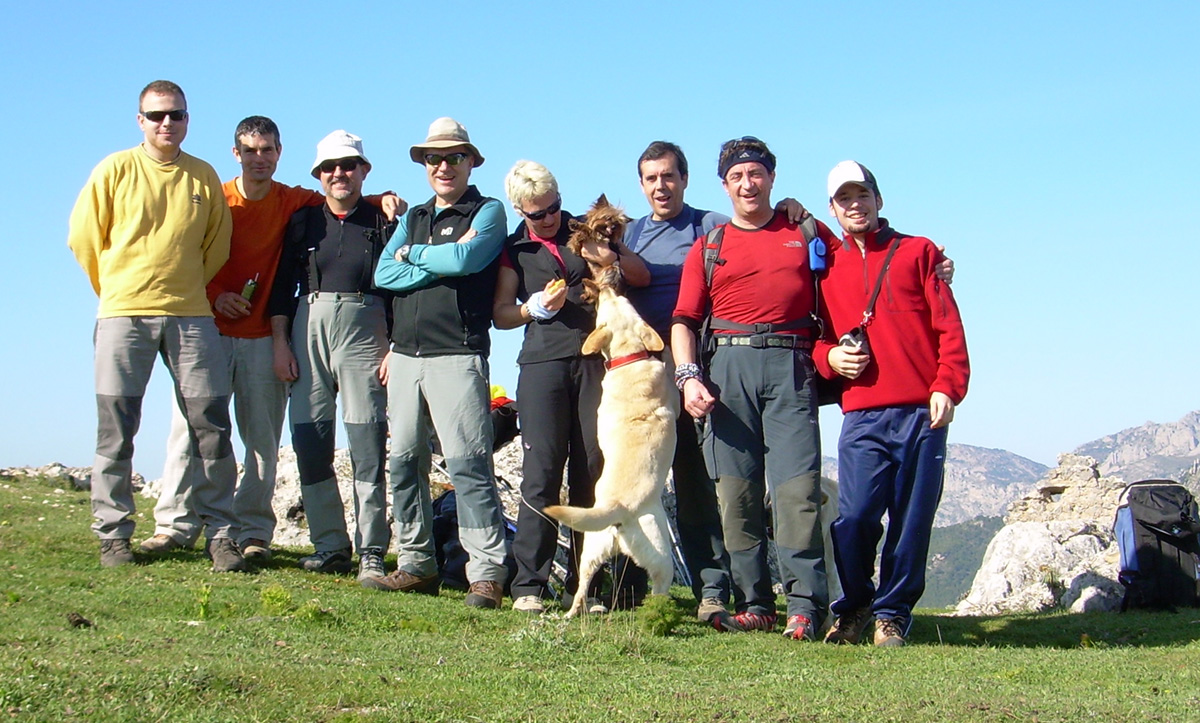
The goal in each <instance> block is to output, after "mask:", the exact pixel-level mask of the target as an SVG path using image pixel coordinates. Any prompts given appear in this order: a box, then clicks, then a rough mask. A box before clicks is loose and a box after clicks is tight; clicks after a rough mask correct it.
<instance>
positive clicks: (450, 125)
mask: <svg viewBox="0 0 1200 723" xmlns="http://www.w3.org/2000/svg"><path fill="white" fill-rule="evenodd" d="M455 146H466V147H467V150H469V151H471V157H472V158H474V159H475V164H474V165H473V166H472V168H478V167H479V166H482V165H483V154H482V153H480V152H479V149H478V148H476V147H475V145H474V144H473V143H471V136H469V135H467V129H466V126H464V125H463V124H462V123H459V122H458V121H456V120H454V119H453V118H450V117H445V118H438V119H437V120H435V121H434V122H432V123H430V124H429V135H428V136H427V137H426V138H425V142H424V143H418V144H417V145H415V146H413V147H412V148H411V149H409V156H410V157H411V158H412V159H413V163H421V164H424V163H425V152H426V151H434V150H438V149H440V148H453V147H455Z"/></svg>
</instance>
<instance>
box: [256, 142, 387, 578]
mask: <svg viewBox="0 0 1200 723" xmlns="http://www.w3.org/2000/svg"><path fill="white" fill-rule="evenodd" d="M370 170H371V164H370V162H369V161H367V158H366V156H365V155H364V153H363V145H362V140H361V139H360V138H358V137H357V136H355V135H352V134H350V133H347V132H345V131H340V130H339V131H334V132H333V133H330V134H329V135H328V136H326V137H325V138H324V139H322V140H321V142H320V143H318V144H317V157H316V160H314V161H313V166H312V175H313V176H314V177H315V178H317V179H318V180H319V181H320V182H321V188H322V190H323V191H324V193H325V203H324V204H322V205H320V206H311V207H308V208H304V209H301V210H299V211H297V212H296V213H295V214H293V215H292V218H291V220H290V221H289V223H288V227H287V230H286V231H285V232H284V242H283V243H284V245H283V253H282V256H281V257H280V262H279V268H278V270H277V271H276V275H275V284H274V286H273V288H272V289H271V296H270V299H269V301H268V306H269V311H270V314H271V336H272V339H273V345H274V357H275V374H276V376H278V377H279V379H281V380H282V381H285V382H293V383H294V384H293V386H292V393H291V403H290V407H289V416H290V419H291V425H292V444H293V447H294V448H295V450H296V465H297V467H298V471H299V473H300V496H301V500H302V501H303V503H304V512H305V516H306V517H307V520H308V528H309V537H310V539H311V540H312V543H313V547H314V548H315V549H316V552H315V553H314V554H312V555H309V556H307V557H303V558H301V559H300V565H301V567H303V568H304V569H306V570H312V571H315V572H349V571H350V569H351V567H352V561H351V552H352V551H351V547H350V537H349V535H348V534H347V532H346V523H345V514H344V511H343V507H342V499H341V495H340V493H339V492H338V485H337V476H336V474H335V473H334V469H333V452H334V435H335V433H336V427H337V421H336V419H335V417H334V415H335V413H336V410H337V395H338V393H339V392H340V393H341V397H342V405H343V406H342V422H343V424H344V425H345V429H346V436H347V438H348V440H349V445H350V457H351V460H352V461H353V468H354V505H355V521H356V523H357V528H358V529H357V531H356V533H355V547H356V548H357V550H358V553H359V574H358V579H359V582H360V583H363V584H364V585H366V584H367V583H368V581H370V580H372V579H375V578H381V577H383V575H384V574H385V572H386V571H385V569H384V566H383V555H384V552H385V551H386V550H387V546H388V529H387V513H386V500H387V493H386V489H385V486H384V475H383V471H384V467H383V465H384V444H385V440H386V438H387V416H386V406H387V393H386V391H385V389H384V385H385V384H386V383H387V365H386V363H385V360H386V357H387V330H388V317H389V310H390V305H389V301H390V299H389V294H388V293H387V292H386V291H381V290H380V289H378V288H376V286H375V285H374V283H372V276H373V274H374V271H375V264H376V262H377V261H378V259H379V256H380V254H381V253H382V252H383V247H384V244H385V243H386V242H387V236H388V234H389V232H390V228H389V227H388V224H387V220H386V218H385V216H384V214H383V213H382V212H381V211H379V210H378V209H377V208H375V207H374V206H372V205H370V204H369V203H366V202H364V201H363V198H362V186H363V181H364V180H365V179H366V177H367V174H368V173H369V172H370Z"/></svg>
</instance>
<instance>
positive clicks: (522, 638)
mask: <svg viewBox="0 0 1200 723" xmlns="http://www.w3.org/2000/svg"><path fill="white" fill-rule="evenodd" d="M148 513H149V507H148V506H147V508H146V514H148ZM89 523H90V512H89V506H88V502H87V498H86V495H85V494H83V493H79V492H74V491H67V490H55V489H52V488H51V487H49V486H48V485H46V484H43V483H36V482H27V481H24V482H20V483H17V482H13V481H12V480H8V479H0V649H2V650H3V651H4V654H3V655H2V656H0V713H2V714H4V715H7V716H8V717H9V718H12V719H14V720H89V721H91V720H103V721H109V720H112V721H143V720H170V721H277V720H306V721H307V720H313V721H554V722H555V723H559V722H562V721H605V722H609V721H697V720H701V721H733V720H745V721H781V722H782V721H847V720H849V721H921V720H929V721H935V720H936V721H946V720H980V721H1009V720H1034V719H1036V720H1038V721H1043V722H1046V721H1079V720H1104V721H1112V720H1117V721H1125V720H1128V721H1135V720H1136V721H1146V720H1153V721H1188V720H1194V719H1195V712H1196V710H1197V709H1198V708H1200V643H1197V642H1194V639H1195V638H1196V637H1197V636H1198V635H1200V621H1198V620H1197V618H1200V611H1188V612H1185V613H1180V614H1176V615H1171V614H1163V615H1151V614H1134V615H1080V616H1069V615H1061V614H1059V615H1039V616H1014V617H1003V618H946V617H939V616H936V615H934V614H931V613H926V614H920V615H918V616H917V620H916V625H915V627H914V630H913V639H914V643H915V644H913V645H911V646H909V647H907V648H902V649H895V650H876V649H874V648H873V647H870V646H861V647H854V648H847V647H833V646H826V645H820V644H802V643H795V642H791V641H787V640H784V639H783V638H782V636H779V635H767V634H747V635H728V634H721V633H717V632H716V631H714V630H711V629H708V628H705V627H703V626H701V625H699V624H698V623H695V622H692V620H691V619H690V618H688V619H685V620H684V621H683V622H681V623H679V624H678V625H677V626H675V629H674V632H673V634H671V635H668V636H666V637H660V636H655V635H652V634H650V633H648V632H646V631H645V629H644V627H643V624H644V623H647V622H651V621H652V619H651V616H649V615H646V614H644V613H639V614H638V615H634V614H632V613H618V614H614V615H612V616H609V617H605V618H589V619H586V620H582V621H573V622H569V623H568V622H566V621H564V620H562V619H561V618H558V617H553V616H548V617H544V618H541V619H538V620H531V619H530V618H527V617H524V616H522V615H520V614H518V613H514V612H512V611H507V610H506V611H503V612H487V611H477V610H469V609H467V608H466V607H465V606H464V605H463V604H462V596H461V594H458V593H449V592H447V593H443V594H442V595H441V597H438V598H429V597H421V596H407V595H394V594H386V593H376V592H372V591H366V590H363V589H361V588H359V587H358V585H357V584H356V583H355V582H354V580H353V578H350V577H329V576H319V575H314V574H310V573H303V572H301V571H299V570H298V569H296V567H295V561H296V558H297V556H298V551H289V552H285V553H284V554H282V555H280V556H279V557H278V558H277V560H276V561H275V562H273V563H272V564H271V565H270V566H268V567H266V568H265V569H263V570H262V571H261V572H260V573H259V574H257V575H215V574H213V573H211V572H209V571H208V564H207V562H206V561H205V560H204V558H203V554H202V553H201V552H199V551H198V550H197V551H188V552H180V553H177V554H174V555H171V556H169V557H168V558H166V559H163V560H158V561H154V562H148V563H145V564H139V565H134V566H129V567H125V568H120V569H115V570H103V569H100V568H99V567H98V566H97V564H96V550H97V544H96V541H95V540H94V538H93V537H92V536H91V534H90V532H89V531H88V525H89ZM140 527H141V530H140V531H139V532H145V531H148V530H150V529H151V527H150V525H149V524H146V523H144V522H143V523H142V524H141V525H140ZM676 592H677V594H678V595H679V599H680V604H681V605H686V604H687V602H688V601H686V598H685V596H684V594H683V591H682V590H678V591H676ZM70 614H77V615H79V616H82V617H83V618H86V619H87V620H88V621H90V623H91V624H90V626H88V625H82V624H80V625H79V626H78V627H76V626H73V625H72V624H70V623H69V622H68V615H70ZM76 622H77V623H78V620H77V619H76Z"/></svg>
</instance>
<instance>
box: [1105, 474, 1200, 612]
mask: <svg viewBox="0 0 1200 723" xmlns="http://www.w3.org/2000/svg"><path fill="white" fill-rule="evenodd" d="M1120 499H1121V500H1124V501H1123V502H1121V503H1120V504H1119V506H1118V507H1117V515H1116V521H1115V522H1114V523H1113V533H1114V534H1115V535H1116V538H1117V548H1118V549H1119V550H1120V555H1121V570H1120V574H1119V576H1118V579H1119V580H1120V581H1121V584H1122V585H1124V586H1125V599H1124V600H1122V602H1121V610H1122V611H1124V610H1128V609H1130V608H1153V609H1173V608H1176V607H1200V584H1198V581H1197V578H1198V577H1200V574H1198V572H1200V570H1198V568H1200V515H1198V514H1197V508H1196V500H1195V498H1194V497H1192V493H1191V492H1189V491H1188V489H1187V488H1186V487H1184V486H1183V485H1181V484H1179V483H1177V482H1173V481H1171V480H1144V481H1141V482H1134V483H1133V484H1131V485H1129V486H1127V487H1126V488H1125V489H1124V491H1122V492H1121V497H1120Z"/></svg>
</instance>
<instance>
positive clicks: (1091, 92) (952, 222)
mask: <svg viewBox="0 0 1200 723" xmlns="http://www.w3.org/2000/svg"><path fill="white" fill-rule="evenodd" d="M283 7H285V6H283V5H275V4H273V3H253V4H232V3H225V2H204V3H189V4H168V5H166V6H158V7H151V6H148V5H146V4H144V3H139V4H132V3H125V2H113V3H107V4H105V5H104V6H103V8H100V7H99V6H97V7H95V8H92V7H90V6H86V5H80V4H77V3H61V2H44V3H23V4H18V5H16V6H14V7H12V8H9V9H6V11H5V15H6V21H5V23H4V24H3V26H2V27H0V40H2V42H0V67H3V68H4V69H5V73H4V75H3V77H2V78H0V103H2V107H3V109H4V112H3V113H0V138H4V139H6V140H7V143H8V147H9V151H8V152H7V155H8V157H9V159H10V161H12V162H11V163H10V164H9V167H8V168H7V170H6V172H5V173H4V174H2V175H0V190H2V195H0V198H3V199H5V204H6V206H7V208H8V210H9V213H8V216H7V217H6V222H5V228H4V231H3V232H2V233H0V239H3V241H2V243H3V250H4V257H5V259H6V261H7V269H8V273H7V274H6V276H7V281H8V288H7V289H6V291H7V293H5V295H4V300H3V302H0V304H2V306H0V338H3V339H5V340H6V342H7V344H8V347H9V348H8V351H7V352H6V353H5V354H3V355H0V376H2V378H4V379H5V380H6V383H5V385H4V386H5V387H6V388H8V389H9V392H8V393H7V394H6V395H5V397H6V400H5V402H4V407H5V409H4V414H2V415H0V440H2V441H0V466H8V465H18V464H20V465H24V464H37V465H40V464H45V463H48V462H50V461H61V462H63V463H66V464H71V465H84V464H89V463H90V460H91V455H92V451H93V447H94V440H95V407H94V402H93V382H92V347H91V330H92V326H93V324H94V315H95V310H96V299H95V297H94V295H93V293H92V291H91V288H90V286H89V285H88V283H87V280H86V278H85V276H84V275H83V273H82V271H81V270H80V269H79V268H78V266H77V265H76V264H75V261H74V259H73V257H72V256H71V254H70V252H69V251H68V250H67V248H66V228H67V217H68V214H69V212H70V209H71V207H72V205H73V203H74V201H75V197H76V195H77V194H78V192H79V189H80V187H81V186H82V185H83V183H84V181H85V180H86V178H87V176H88V173H89V172H90V171H91V169H92V167H93V166H94V165H95V164H96V163H97V162H99V161H100V159H101V158H103V157H104V156H105V155H107V154H108V153H111V152H113V151H116V150H119V149H123V148H128V147H131V146H133V145H135V144H137V143H138V142H139V141H140V133H139V131H138V129H137V126H136V124H135V119H134V115H135V113H136V110H137V105H136V104H137V94H138V91H139V90H140V89H141V87H142V86H143V85H145V84H146V83H147V82H149V81H150V80H154V79H156V78H167V79H170V80H174V81H176V82H178V83H179V84H180V85H181V86H183V88H184V90H185V91H186V92H187V94H188V101H189V107H190V110H191V115H192V120H191V124H190V130H189V135H188V138H187V141H186V143H185V145H184V147H185V149H186V150H187V151H188V152H190V153H192V154H193V155H196V156H199V157H201V158H204V159H205V160H207V161H209V162H210V163H212V164H213V166H214V167H215V168H216V169H217V171H218V173H219V174H220V175H221V177H222V178H223V179H227V178H230V177H232V176H233V175H235V174H236V172H237V167H236V165H235V164H234V162H233V159H232V157H231V154H230V150H229V149H230V146H231V145H232V138H231V135H232V131H233V128H234V126H235V125H236V124H237V122H238V121H239V120H240V119H241V118H243V117H244V116H247V115H251V114H263V115H268V116H271V117H272V118H274V119H275V120H276V121H277V122H278V123H279V125H280V127H281V129H282V136H283V143H284V153H283V158H282V161H281V163H280V166H279V172H278V174H277V176H276V178H277V179H279V180H281V181H284V182H286V183H290V184H305V185H309V186H311V185H313V184H314V181H313V180H312V179H311V177H309V176H308V174H307V169H308V168H309V164H310V163H311V160H312V156H313V152H314V148H315V144H316V142H317V140H319V139H320V138H321V137H322V136H324V135H325V134H326V133H328V132H329V131H331V130H334V129H337V128H344V129H346V130H349V131H351V132H353V133H356V134H358V135H360V136H362V137H363V138H364V141H365V146H366V152H367V155H368V156H369V157H370V159H371V161H372V163H373V164H374V170H373V172H372V173H371V176H370V178H368V180H367V188H368V190H372V191H379V190H384V189H392V190H395V191H396V192H398V193H399V194H401V195H402V196H404V197H405V198H407V199H409V200H410V201H414V202H420V201H423V200H425V199H426V198H427V197H428V196H429V193H430V192H429V188H428V186H427V185H426V183H425V181H424V178H423V174H422V172H421V169H420V168H419V167H417V166H416V165H414V164H413V163H412V162H411V161H410V160H409V159H408V147H409V146H410V145H411V144H412V143H414V142H417V141H419V140H422V139H423V138H424V135H425V131H426V128H427V127H428V124H429V122H430V121H431V120H433V119H434V118H436V117H438V116H442V115H451V116H454V117H455V118H457V119H459V120H460V121H462V122H463V123H464V124H466V125H467V127H468V128H469V129H470V131H471V134H472V139H473V140H474V141H475V142H476V144H477V145H478V146H479V147H480V149H481V151H482V152H483V153H484V154H485V156H486V157H487V163H486V164H485V165H484V166H483V167H481V168H480V169H478V170H477V171H476V173H475V175H474V176H473V179H474V180H475V182H476V183H477V184H478V185H479V187H480V188H481V190H482V191H483V192H484V193H485V194H488V195H493V196H497V197H500V196H502V194H503V188H502V179H503V176H504V173H505V172H506V171H507V170H508V168H509V167H511V166H512V164H513V163H514V162H515V161H517V160H518V159H521V158H529V159H533V160H537V161H539V162H541V163H544V164H546V165H547V166H548V167H549V168H550V169H551V171H553V172H554V173H555V175H556V176H557V177H558V179H559V182H560V185H561V187H562V189H563V198H564V201H565V204H566V208H567V209H568V210H572V211H575V212H581V211H582V210H584V209H585V208H586V206H587V205H588V204H589V203H590V202H591V201H592V200H593V199H594V198H595V197H596V196H597V195H599V194H600V193H601V192H603V193H606V194H608V197H609V199H611V200H614V201H617V202H620V203H623V204H624V205H625V207H626V209H627V211H628V212H629V213H630V215H632V216H635V217H636V216H640V215H644V214H645V213H646V212H647V208H646V204H645V200H644V199H643V198H642V196H641V194H640V191H639V188H638V185H637V175H636V165H635V162H636V159H637V156H638V154H639V153H640V152H641V150H642V149H643V148H644V147H645V146H646V144H647V143H649V142H650V141H652V140H655V139H659V138H665V139H668V140H673V141H675V142H677V143H679V144H681V145H682V146H683V148H684V150H685V151H686V152H687V154H688V156H689V161H690V163H691V179H690V185H689V188H688V192H687V199H688V201H689V202H690V203H692V204H693V205H696V206H699V207H702V208H712V209H716V210H722V211H727V210H728V208H729V203H728V199H727V198H726V197H725V196H724V194H723V192H722V190H721V187H720V184H719V181H718V179H717V177H716V174H715V158H716V152H717V149H718V147H719V145H720V143H721V142H722V141H724V140H726V139H728V138H731V137H734V136H740V135H745V134H753V135H756V136H758V137H760V138H762V139H764V140H766V141H767V142H768V143H769V144H770V145H771V147H772V148H773V150H774V151H775V152H776V154H777V155H778V157H779V168H778V175H777V179H776V189H777V195H778V196H779V197H782V195H792V196H794V197H796V198H798V199H800V200H801V202H803V203H804V204H806V205H807V206H808V207H810V208H811V209H812V210H814V212H816V213H817V214H818V217H819V218H822V219H825V220H826V221H827V222H830V223H832V220H831V219H829V217H828V210H827V199H826V198H825V192H824V179H825V175H826V174H827V173H828V171H829V169H830V168H832V166H833V165H834V164H835V163H837V162H838V161H841V160H843V159H846V158H853V159H856V160H859V161H861V162H863V163H865V164H866V165H868V166H870V167H871V169H872V170H873V171H874V172H875V174H876V176H877V177H878V178H879V182H880V187H881V190H882V192H883V196H884V199H885V204H886V206H885V215H887V216H888V217H889V218H890V219H891V221H892V223H893V225H894V226H895V227H896V228H898V229H899V230H901V231H904V232H907V233H917V234H922V235H926V236H929V237H931V238H933V239H934V240H935V241H937V242H939V243H943V244H945V245H946V246H947V247H948V250H949V253H950V254H951V256H953V258H954V259H955V260H956V263H957V265H958V270H959V271H958V276H957V278H956V280H955V284H954V291H955V294H956V295H957V298H958V301H959V305H960V307H961V309H962V312H963V318H964V320H965V323H966V326H967V339H968V343H969V346H970V351H971V359H972V367H973V375H972V383H971V392H970V394H969V395H968V398H967V400H966V402H965V403H964V404H963V406H962V407H961V408H960V409H959V411H958V415H957V418H956V421H955V423H954V426H953V427H952V430H951V440H952V441H955V442H962V443H967V444H974V445H980V446H985V447H998V448H1004V449H1008V450H1010V451H1013V452H1016V453H1018V454H1021V455H1024V456H1027V457H1030V458H1032V459H1035V460H1037V461H1039V462H1043V463H1046V464H1053V462H1054V459H1055V455H1056V454H1058V453H1059V452H1062V451H1066V450H1069V449H1071V448H1073V447H1075V446H1076V445H1078V444H1081V443H1083V442H1085V441H1089V440H1091V439H1093V438H1096V437H1098V436H1101V435H1103V434H1107V433H1110V432H1115V431H1117V430H1119V429H1122V428H1124V427H1129V426H1135V425H1138V424H1141V423H1143V422H1145V421H1148V420H1153V421H1158V422H1164V421H1171V420H1174V419H1177V418H1179V417H1180V416H1182V415H1183V414H1185V413H1186V412H1188V411H1190V410H1192V409H1194V408H1197V407H1200V383H1198V382H1197V378H1196V376H1195V375H1194V374H1193V366H1194V360H1195V359H1196V358H1197V357H1198V356H1200V341H1198V340H1197V334H1196V321H1195V307H1196V304H1195V301H1194V298H1193V297H1194V293H1193V278H1194V276H1195V274H1196V270H1197V267H1198V266H1200V263H1198V262H1200V252H1198V251H1197V243H1196V242H1197V240H1198V238H1197V237H1198V233H1197V231H1196V223H1195V219H1194V217H1193V214H1194V213H1195V212H1196V210H1197V206H1198V204H1197V198H1198V196H1200V181H1197V166H1198V165H1200V158H1198V155H1200V153H1198V149H1200V144H1198V143H1197V140H1196V137H1195V129H1196V127H1197V117H1198V116H1200V83H1198V82H1197V76H1196V72H1197V68H1200V51H1198V50H1197V43H1196V40H1195V32H1194V31H1195V28H1196V27H1198V26H1200V4H1197V3H1194V2H1177V3H1159V2H1143V3H1107V2H1061V3H1044V2H1036V3H1035V2H1005V3H945V4H942V3H923V4H903V3H882V2H881V3H875V2H859V3H822V4H815V3H795V2H787V3H773V2H765V3H745V2H742V3H695V2H693V3H686V4H685V3H668V2H664V3H652V4H647V3H634V2H623V1H610V2H607V3H603V4H587V5H580V6H579V7H578V8H576V7H575V6H573V5H570V4H565V3H546V2H514V3H503V4H501V3H476V2H459V3H456V4H454V5H453V12H451V11H448V10H444V9H443V8H446V7H447V6H445V5H441V4H436V5H435V4H432V3H431V4H427V5H421V6H413V5H411V4H407V3H362V4H356V3H343V4H341V5H338V6H337V7H338V10H337V11H336V12H333V11H331V10H330V9H329V8H330V6H329V5H328V4H326V3H310V2H292V3H288V4H287V5H286V10H284V9H282V8H283ZM509 220H510V225H511V224H514V223H515V219H514V218H513V216H512V215H511V214H510V219H509ZM519 344H520V336H519V332H505V333H503V334H499V333H498V334H496V336H495V351H494V353H493V358H492V369H493V376H494V380H495V381H497V382H498V383H501V384H504V385H506V386H507V387H508V388H509V389H510V390H515V387H516V383H515V380H516V367H515V365H514V361H513V360H514V359H515V355H516V349H517V348H518V346H519ZM168 393H169V383H168V378H167V375H166V371H165V369H164V368H162V367H161V366H160V367H159V368H158V369H157V370H156V373H155V378H154V380H153V381H152V383H151V388H150V390H149V393H148V395H147V399H146V403H145V414H144V418H143V425H142V432H141V434H139V436H138V444H137V451H136V454H135V467H136V469H138V471H140V472H142V473H143V474H146V475H147V476H149V477H152V478H153V477H157V476H158V475H159V472H160V470H161V465H162V447H163V443H164V441H165V438H166V432H167V429H166V427H167V419H168V416H167V404H168ZM839 417H840V415H839V413H838V412H837V411H836V410H826V411H825V412H823V413H822V426H823V428H824V432H825V433H824V438H825V440H826V452H827V453H831V452H832V451H833V450H834V444H835V440H836V432H837V429H838V425H839Z"/></svg>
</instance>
